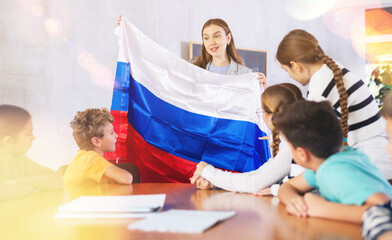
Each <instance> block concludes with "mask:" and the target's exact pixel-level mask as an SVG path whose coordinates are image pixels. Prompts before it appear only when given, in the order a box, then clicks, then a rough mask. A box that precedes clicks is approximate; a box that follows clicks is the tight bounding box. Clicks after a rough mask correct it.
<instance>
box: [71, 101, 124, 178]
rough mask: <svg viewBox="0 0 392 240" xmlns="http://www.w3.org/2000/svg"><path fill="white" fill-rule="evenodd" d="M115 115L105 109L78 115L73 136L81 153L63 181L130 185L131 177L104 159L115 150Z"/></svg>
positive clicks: (73, 123)
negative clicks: (106, 154)
mask: <svg viewBox="0 0 392 240" xmlns="http://www.w3.org/2000/svg"><path fill="white" fill-rule="evenodd" d="M112 123H113V116H112V115H111V114H110V113H109V111H108V110H107V109H106V108H102V109H87V110H85V111H83V112H77V114H76V116H75V118H74V120H73V121H72V122H71V127H72V129H73V136H74V138H75V141H76V143H77V144H78V146H79V148H80V150H79V151H78V153H77V155H76V156H75V157H74V159H73V160H72V161H71V163H70V164H69V165H68V168H67V170H66V171H65V173H64V182H65V183H72V184H75V183H76V184H79V183H91V182H96V183H108V182H115V183H120V184H131V183H132V175H131V174H130V173H129V172H127V171H125V170H123V169H121V168H118V167H116V166H114V165H113V164H111V163H110V162H108V161H107V160H106V159H105V158H103V154H104V153H105V152H113V151H114V150H115V148H116V140H117V134H116V133H115V132H114V131H113V125H112Z"/></svg>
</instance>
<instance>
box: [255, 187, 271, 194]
mask: <svg viewBox="0 0 392 240" xmlns="http://www.w3.org/2000/svg"><path fill="white" fill-rule="evenodd" d="M254 195H256V196H271V195H272V192H271V188H264V189H261V190H260V191H258V192H256V193H255V194H254Z"/></svg>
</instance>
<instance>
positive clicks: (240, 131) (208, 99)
mask: <svg viewBox="0 0 392 240" xmlns="http://www.w3.org/2000/svg"><path fill="white" fill-rule="evenodd" d="M116 35H117V36H118V38H119V41H118V42H119V55H118V62H117V70H116V79H115V84H114V90H113V100H112V107H111V113H112V114H113V116H114V118H115V122H114V130H115V131H116V132H117V133H118V134H119V138H118V146H117V149H116V151H115V152H114V153H111V154H106V155H105V156H106V157H108V158H109V159H111V160H114V159H118V160H119V161H126V162H133V163H135V164H136V165H137V166H138V168H139V170H140V175H141V179H142V182H189V178H190V177H191V176H192V175H193V172H194V170H195V167H196V165H197V163H198V162H200V161H205V162H207V163H209V164H212V165H213V166H215V167H218V168H222V169H227V170H230V171H236V172H246V171H251V170H255V169H257V168H258V167H260V166H261V165H262V164H263V163H265V162H266V161H267V160H268V159H269V157H270V153H269V148H268V142H267V141H261V140H258V137H261V136H265V135H266V133H265V131H266V127H265V124H264V123H263V122H262V121H261V120H260V117H259V116H258V112H261V102H260V94H261V89H260V87H259V83H258V81H257V73H250V74H244V75H238V76H235V75H230V76H228V75H220V74H216V73H211V72H209V71H206V70H205V69H202V68H199V67H197V66H195V65H193V64H191V63H189V62H187V61H185V60H183V59H181V58H179V57H177V56H175V55H174V54H172V53H171V52H169V51H168V50H167V49H165V48H163V47H162V46H160V45H159V44H157V43H156V42H154V41H153V40H151V39H150V38H148V37H147V36H145V35H144V34H143V33H142V32H141V31H140V30H138V29H137V28H136V27H135V26H134V25H132V24H131V23H130V22H129V21H128V20H127V19H126V18H125V17H123V19H122V21H121V23H120V26H119V27H117V29H116Z"/></svg>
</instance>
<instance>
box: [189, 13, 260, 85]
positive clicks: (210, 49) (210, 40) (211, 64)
mask: <svg viewBox="0 0 392 240" xmlns="http://www.w3.org/2000/svg"><path fill="white" fill-rule="evenodd" d="M201 35H202V38H203V44H202V47H201V54H200V56H199V57H197V58H196V60H194V61H193V63H194V64H195V65H196V66H199V67H201V68H204V69H206V70H208V71H210V72H214V73H219V74H225V75H239V74H244V73H250V72H252V70H251V69H249V68H248V67H246V66H245V65H244V61H243V60H242V58H241V56H240V54H239V53H238V51H237V49H236V47H235V44H234V38H233V36H232V34H231V31H230V28H229V26H228V25H227V23H226V22H225V21H223V20H222V19H219V18H214V19H210V20H208V21H207V22H206V23H205V24H204V25H203V28H202V30H201ZM257 79H258V80H259V82H260V84H263V87H264V88H266V84H267V80H266V77H265V75H264V74H263V73H259V75H258V77H257Z"/></svg>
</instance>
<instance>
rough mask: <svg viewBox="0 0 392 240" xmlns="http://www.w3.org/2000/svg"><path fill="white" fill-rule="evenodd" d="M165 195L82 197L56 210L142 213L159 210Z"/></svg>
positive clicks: (65, 211)
mask: <svg viewBox="0 0 392 240" xmlns="http://www.w3.org/2000/svg"><path fill="white" fill-rule="evenodd" d="M165 199H166V194H151V195H126V196H82V197H79V198H77V199H75V200H73V201H71V202H69V203H67V204H65V205H62V206H60V207H59V208H58V210H59V212H60V213H143V212H153V211H158V210H159V209H161V208H162V207H163V205H164V203H165Z"/></svg>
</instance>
